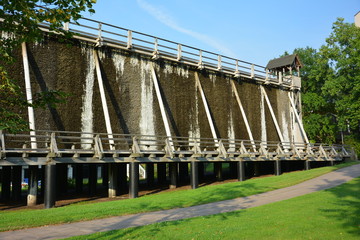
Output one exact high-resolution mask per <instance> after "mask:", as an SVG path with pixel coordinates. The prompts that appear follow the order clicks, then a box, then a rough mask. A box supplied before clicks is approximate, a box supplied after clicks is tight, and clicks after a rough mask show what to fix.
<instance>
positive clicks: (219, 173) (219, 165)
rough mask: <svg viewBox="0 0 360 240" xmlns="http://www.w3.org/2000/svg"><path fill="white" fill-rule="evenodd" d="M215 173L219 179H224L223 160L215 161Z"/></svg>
mask: <svg viewBox="0 0 360 240" xmlns="http://www.w3.org/2000/svg"><path fill="white" fill-rule="evenodd" d="M214 173H215V177H216V180H217V181H222V180H223V175H222V163H221V162H215V163H214Z"/></svg>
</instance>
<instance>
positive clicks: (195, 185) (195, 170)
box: [190, 161, 199, 189]
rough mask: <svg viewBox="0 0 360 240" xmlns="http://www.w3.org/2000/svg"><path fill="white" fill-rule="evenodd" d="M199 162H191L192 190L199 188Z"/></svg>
mask: <svg viewBox="0 0 360 240" xmlns="http://www.w3.org/2000/svg"><path fill="white" fill-rule="evenodd" d="M198 170H199V169H198V162H195V161H191V181H190V182H191V183H190V184H191V188H192V189H196V188H198V186H199V175H198Z"/></svg>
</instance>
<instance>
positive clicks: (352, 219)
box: [321, 178, 360, 237]
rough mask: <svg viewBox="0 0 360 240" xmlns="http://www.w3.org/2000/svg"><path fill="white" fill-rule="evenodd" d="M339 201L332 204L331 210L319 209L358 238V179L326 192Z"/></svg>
mask: <svg viewBox="0 0 360 240" xmlns="http://www.w3.org/2000/svg"><path fill="white" fill-rule="evenodd" d="M328 192H330V193H332V194H334V195H335V196H336V197H337V198H338V199H340V201H338V202H336V203H334V204H333V206H334V207H333V208H331V209H321V211H322V212H323V214H324V215H325V216H327V217H329V218H333V219H334V221H337V222H339V223H341V224H342V226H343V229H344V230H345V231H347V232H348V233H350V234H352V235H354V236H356V237H358V236H360V178H357V179H355V180H353V181H352V182H351V183H348V184H344V185H342V186H340V187H336V188H333V189H330V190H328Z"/></svg>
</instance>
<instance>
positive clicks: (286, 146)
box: [0, 130, 353, 160]
mask: <svg viewBox="0 0 360 240" xmlns="http://www.w3.org/2000/svg"><path fill="white" fill-rule="evenodd" d="M35 133H36V135H30V134H25V133H22V134H9V133H4V132H3V131H0V139H1V145H2V148H0V158H4V157H5V156H6V154H7V153H12V154H14V153H18V154H31V153H41V154H55V153H56V155H57V156H60V155H61V154H74V155H76V156H78V154H93V155H94V157H101V156H103V155H104V154H126V155H129V156H131V155H132V154H137V155H136V156H138V154H145V155H147V154H150V155H152V154H159V155H163V156H167V155H170V156H171V157H173V156H175V155H176V154H177V155H179V156H180V155H184V154H185V155H194V154H195V155H196V154H203V155H210V156H211V155H213V156H223V157H227V156H230V155H232V156H242V157H251V156H253V157H260V156H262V157H268V158H272V159H275V158H284V157H285V158H286V157H295V158H299V157H304V158H321V159H322V160H326V159H327V160H329V159H330V160H331V159H333V158H342V157H350V156H352V154H353V152H352V150H351V147H350V146H348V145H342V144H321V143H316V144H314V143H309V144H307V143H301V142H277V141H267V142H263V141H256V140H254V141H250V140H241V139H224V138H219V139H217V144H216V143H215V141H214V139H212V138H192V137H177V136H171V137H169V136H157V135H137V134H113V135H112V137H109V136H108V135H107V134H106V133H90V134H91V136H93V137H89V136H86V137H84V135H85V134H84V133H82V132H68V131H46V130H38V131H35ZM32 138H35V139H38V140H40V139H41V141H38V142H37V143H38V144H37V145H38V148H36V149H31V148H30V145H29V144H30V143H31V142H32ZM109 139H111V140H113V141H114V144H113V145H111V144H109V143H106V142H107V140H109ZM89 140H91V141H89ZM220 143H221V144H220ZM169 145H171V146H173V147H172V148H169ZM5 146H6V147H5ZM85 146H86V147H85ZM50 156H53V155H50Z"/></svg>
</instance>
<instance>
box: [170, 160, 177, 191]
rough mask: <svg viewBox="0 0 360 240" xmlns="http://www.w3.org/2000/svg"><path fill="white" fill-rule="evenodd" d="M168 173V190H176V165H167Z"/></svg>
mask: <svg viewBox="0 0 360 240" xmlns="http://www.w3.org/2000/svg"><path fill="white" fill-rule="evenodd" d="M169 170H170V171H169V172H170V189H173V188H177V180H178V163H177V162H174V163H169Z"/></svg>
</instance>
